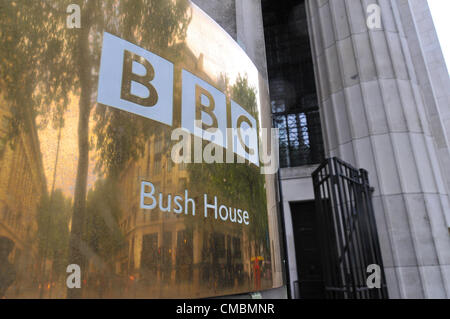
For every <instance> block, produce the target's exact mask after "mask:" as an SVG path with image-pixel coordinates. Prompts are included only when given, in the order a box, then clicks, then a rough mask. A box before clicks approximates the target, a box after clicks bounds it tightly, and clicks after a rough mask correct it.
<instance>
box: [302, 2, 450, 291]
mask: <svg viewBox="0 0 450 319" xmlns="http://www.w3.org/2000/svg"><path fill="white" fill-rule="evenodd" d="M306 1H307V13H308V23H309V29H310V37H311V45H312V51H313V60H314V67H315V71H316V72H315V73H316V84H317V90H318V98H319V105H320V112H321V120H322V126H323V132H324V139H325V147H326V153H327V155H328V156H338V157H340V158H342V159H343V160H345V161H347V162H350V163H352V164H353V165H355V166H356V167H362V168H365V169H367V170H368V171H369V179H370V182H371V185H372V186H374V187H375V193H374V208H375V214H376V216H375V217H376V221H377V227H378V232H379V237H380V245H381V249H382V255H383V262H384V266H385V272H386V277H387V278H386V279H387V283H388V289H389V295H390V297H391V298H448V297H450V236H449V232H448V228H447V226H446V221H445V214H446V212H448V211H449V209H450V207H449V198H448V194H447V191H446V187H445V185H444V181H443V178H442V172H441V168H440V166H439V162H438V158H437V152H436V146H435V141H434V140H433V136H432V134H431V132H430V128H429V123H428V121H427V116H426V112H425V107H424V102H423V94H422V92H421V89H420V86H419V85H418V84H417V83H418V81H417V78H416V74H415V66H414V64H413V63H412V60H411V51H410V47H409V46H408V42H407V40H406V37H405V33H404V30H403V26H402V23H401V19H400V13H399V8H398V7H397V6H398V4H397V1H390V0H378V1H375V0H332V1H329V0H306ZM371 3H377V4H378V5H379V6H380V7H381V14H382V27H381V28H380V29H376V30H374V29H371V30H368V28H367V25H366V9H367V6H368V5H369V4H371Z"/></svg>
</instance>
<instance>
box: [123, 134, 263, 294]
mask: <svg viewBox="0 0 450 319" xmlns="http://www.w3.org/2000/svg"><path fill="white" fill-rule="evenodd" d="M164 134H167V132H165V133H160V134H158V137H157V136H156V135H152V136H151V137H150V138H149V140H148V143H147V145H146V148H145V152H144V154H143V156H142V157H141V158H140V159H138V160H136V161H131V162H130V164H129V165H128V167H127V168H126V169H125V170H123V172H122V174H121V176H120V183H121V184H122V185H126V186H125V188H124V189H123V192H122V194H121V195H120V196H121V200H120V202H121V210H122V212H123V217H122V219H121V220H120V228H121V230H122V232H123V233H124V234H125V236H126V242H127V245H125V248H124V250H122V251H121V252H120V256H119V258H118V261H117V265H116V272H117V274H120V275H122V276H124V277H128V278H133V280H136V281H137V282H139V283H140V285H143V286H144V287H149V289H152V288H153V289H156V291H158V289H159V288H158V287H160V286H161V285H162V286H163V287H165V285H169V284H170V285H172V286H173V285H175V286H176V285H181V286H183V285H186V287H188V286H189V287H191V289H192V288H193V289H195V290H197V291H196V293H198V294H201V293H202V290H210V291H211V290H212V289H214V290H215V289H221V290H224V289H230V290H231V291H232V289H233V288H235V287H237V286H238V285H239V286H242V285H248V284H249V283H250V281H249V279H251V278H249V276H250V274H251V264H250V261H251V258H250V256H251V255H252V254H255V252H254V251H255V247H252V245H250V244H249V243H248V239H247V235H246V234H245V233H244V232H243V231H242V229H241V230H236V228H235V227H233V226H232V225H229V226H228V227H227V226H225V227H227V228H222V229H221V231H215V232H211V231H206V230H205V229H204V228H203V220H202V218H201V216H197V217H195V219H194V217H193V216H190V215H189V216H186V215H184V214H181V215H178V214H175V213H173V212H170V213H169V212H162V211H160V210H159V209H158V208H155V209H153V210H151V211H145V210H143V209H140V207H139V192H140V182H141V181H143V180H145V181H151V182H152V184H153V185H154V186H155V189H156V191H155V196H158V194H159V193H160V192H161V193H163V194H164V196H166V194H169V193H170V194H171V195H172V196H175V195H176V194H184V192H185V190H186V189H187V188H188V184H189V171H188V165H189V164H180V165H177V164H173V162H172V159H171V158H170V147H168V145H166V144H164V141H167V140H166V136H164ZM168 150H169V152H168ZM163 198H164V202H163V206H167V197H163ZM172 198H173V197H172ZM193 199H194V201H195V205H196V210H197V214H200V210H201V209H202V208H200V207H201V201H202V198H199V197H198V196H197V197H193ZM172 205H173V203H172ZM244 247H249V248H251V249H252V251H245V250H244ZM157 288H158V289H157ZM173 294H174V292H173V289H172V290H171V296H173Z"/></svg>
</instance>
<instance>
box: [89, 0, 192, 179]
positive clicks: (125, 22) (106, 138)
mask: <svg viewBox="0 0 450 319" xmlns="http://www.w3.org/2000/svg"><path fill="white" fill-rule="evenodd" d="M188 6H189V3H188V2H187V1H166V0H150V1H135V0H128V1H121V2H120V5H119V12H120V13H119V21H120V23H119V25H120V28H119V29H118V30H115V33H116V34H117V35H118V36H120V37H121V38H124V39H126V40H129V41H131V42H134V43H137V45H139V46H141V47H143V48H145V49H146V50H150V51H152V52H155V53H157V54H160V55H162V56H164V57H166V58H170V60H171V61H172V62H174V60H175V59H177V56H178V55H177V54H174V49H172V50H171V51H169V50H168V48H170V47H171V46H173V45H174V44H175V43H176V42H181V41H183V40H184V39H185V37H186V31H187V26H188V24H189V22H190V16H189V14H188V12H187V9H188ZM170 85H171V84H170ZM95 118H96V125H95V128H94V131H95V133H96V135H97V149H98V150H99V157H100V158H99V162H98V167H97V169H99V170H100V169H102V170H103V171H104V172H106V173H108V174H112V175H116V174H117V173H118V172H120V171H121V170H122V169H123V167H124V165H125V164H126V163H127V162H128V161H129V160H130V159H134V160H135V159H137V158H139V157H140V156H142V154H143V152H144V149H145V143H147V141H148V137H149V136H150V134H158V133H161V132H159V130H158V128H160V125H156V126H155V125H149V123H148V120H147V119H144V118H142V117H140V116H136V115H132V114H129V113H127V112H123V111H119V110H117V109H114V108H109V107H105V106H104V105H99V106H98V107H97V109H96V114H95Z"/></svg>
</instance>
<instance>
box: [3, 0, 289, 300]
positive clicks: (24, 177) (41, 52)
mask: <svg viewBox="0 0 450 319" xmlns="http://www.w3.org/2000/svg"><path fill="white" fill-rule="evenodd" d="M263 82H264V81H263V80H262V77H261V76H260V75H259V73H258V70H257V69H256V67H255V66H254V64H253V63H252V62H251V60H250V59H249V58H248V57H247V56H246V54H245V53H244V51H243V50H242V49H241V48H240V47H239V46H238V45H237V44H236V43H235V42H234V40H233V39H232V38H231V37H230V36H229V35H228V34H227V33H226V32H225V31H223V30H222V29H221V28H220V27H219V26H218V25H217V24H216V23H215V22H214V21H213V20H212V19H211V18H209V17H208V16H207V15H206V14H205V13H203V11H201V10H200V9H199V8H197V7H196V6H195V5H193V4H191V2H189V1H184V0H179V1H156V0H153V1H150V0H149V1H144V0H139V1H137V0H116V1H61V0H58V1H56V0H55V1H31V2H30V1H19V0H17V1H4V2H3V3H2V5H1V7H0V163H1V166H0V176H1V178H0V262H1V263H2V266H1V267H0V272H2V278H6V279H5V280H3V281H2V282H1V283H0V285H1V286H0V297H1V296H2V295H4V296H5V297H6V298H66V297H67V298H80V297H81V298H177V297H178V298H197V297H206V296H216V295H228V294H237V293H243V292H249V291H256V290H262V289H268V288H272V287H275V286H280V285H281V283H280V282H279V280H275V279H274V278H275V277H277V276H278V277H280V276H279V273H278V272H279V270H276V269H275V268H276V267H275V264H276V263H277V262H278V261H277V260H278V259H279V257H278V259H276V258H273V257H272V255H274V253H275V254H276V256H279V249H278V244H277V243H278V240H277V238H275V237H277V236H278V233H277V230H276V223H275V222H274V219H275V218H276V203H275V192H274V178H273V175H267V174H263V173H262V166H263V164H262V162H261V161H262V159H261V154H263V153H261V149H260V148H261V143H260V141H261V136H262V127H263V123H266V124H267V123H269V125H270V110H269V109H268V105H269V102H268V94H267V92H263V91H264V90H265V89H263V91H261V90H262V89H261V88H262V87H263V88H264V87H265V86H264V84H262V83H263ZM263 107H265V108H267V110H266V111H264V112H262V111H261V110H262V108H263ZM274 259H276V260H274Z"/></svg>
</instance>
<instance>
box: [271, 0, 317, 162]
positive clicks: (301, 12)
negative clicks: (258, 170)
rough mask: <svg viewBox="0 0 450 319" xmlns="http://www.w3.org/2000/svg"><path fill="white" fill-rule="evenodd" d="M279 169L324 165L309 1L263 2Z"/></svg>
mask: <svg viewBox="0 0 450 319" xmlns="http://www.w3.org/2000/svg"><path fill="white" fill-rule="evenodd" d="M262 9H263V20H264V34H265V42H266V54H267V68H268V75H269V89H270V98H271V106H272V114H273V119H274V126H275V127H276V128H278V129H279V133H280V137H279V145H280V150H279V153H280V167H295V166H302V165H309V164H318V163H321V162H322V161H323V159H324V147H323V138H322V131H321V125H320V116H319V107H318V101H317V93H316V86H315V80H314V68H313V61H312V53H311V46H310V42H309V35H308V24H307V17H306V9H305V1H304V0H285V1H271V0H262Z"/></svg>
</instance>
